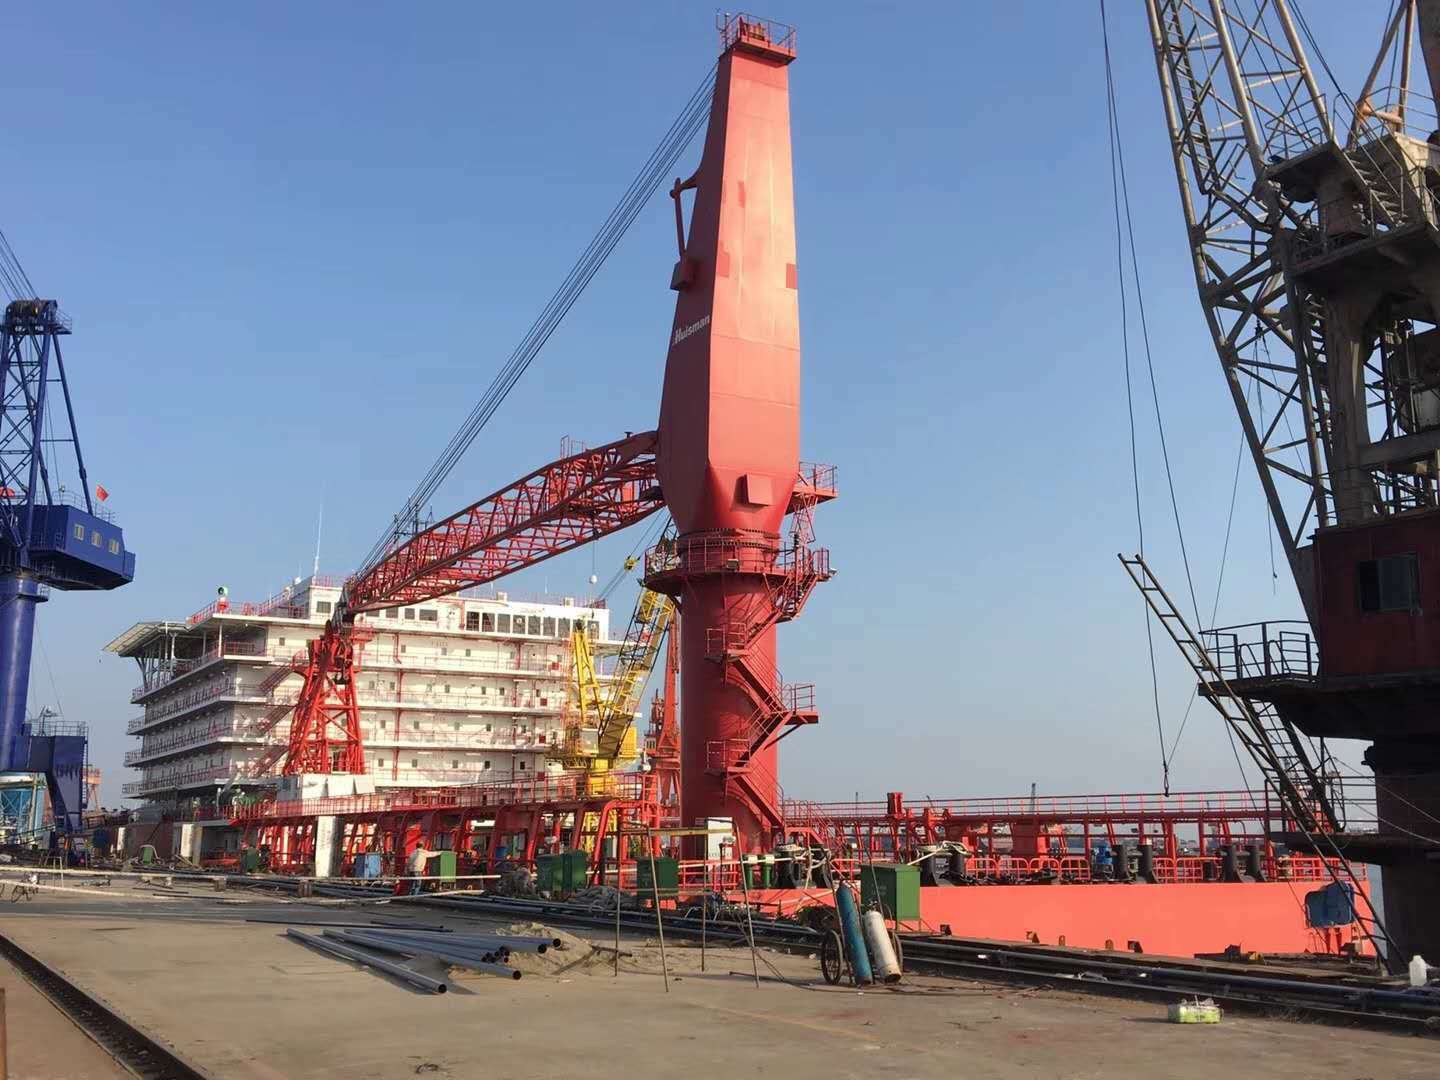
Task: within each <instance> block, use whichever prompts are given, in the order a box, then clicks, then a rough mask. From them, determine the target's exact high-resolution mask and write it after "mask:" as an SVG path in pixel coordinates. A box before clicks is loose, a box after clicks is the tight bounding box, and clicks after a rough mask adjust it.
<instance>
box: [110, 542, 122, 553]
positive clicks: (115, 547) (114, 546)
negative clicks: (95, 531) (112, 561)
mask: <svg viewBox="0 0 1440 1080" xmlns="http://www.w3.org/2000/svg"><path fill="white" fill-rule="evenodd" d="M110 554H111V555H119V554H120V541H119V540H111V541H110Z"/></svg>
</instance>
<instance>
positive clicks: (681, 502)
mask: <svg viewBox="0 0 1440 1080" xmlns="http://www.w3.org/2000/svg"><path fill="white" fill-rule="evenodd" d="M734 25H735V24H734V23H733V22H732V27H734ZM727 37H728V39H729V43H728V47H727V48H726V50H725V52H724V53H723V54H722V56H721V58H720V63H719V68H718V71H717V74H716V83H715V97H714V101H713V104H712V107H711V113H710V126H709V129H708V132H707V134H706V137H705V149H704V153H703V156H702V158H701V162H700V167H699V169H698V170H697V171H696V173H695V175H694V176H693V177H691V179H690V180H688V181H686V182H685V183H684V185H682V187H683V188H684V190H685V191H689V190H691V189H693V191H694V207H693V212H692V214H691V218H690V228H689V235H688V237H687V238H686V239H685V242H684V243H685V246H684V251H683V253H682V255H681V258H680V261H679V263H678V264H677V265H676V269H675V275H674V279H673V282H672V287H675V288H677V289H678V290H679V298H678V299H677V301H676V304H675V321H674V324H673V326H672V328H671V334H670V349H669V354H668V357H667V360H666V365H665V386H664V394H663V397H662V399H661V406H660V449H659V454H658V472H659V478H660V486H661V490H662V492H663V497H664V499H665V502H666V504H667V505H668V507H669V509H670V512H671V514H672V515H673V516H674V519H675V522H676V524H677V526H678V530H679V537H678V540H677V543H676V548H677V553H678V554H679V560H680V570H679V572H678V574H676V575H674V576H673V578H672V580H676V579H678V581H679V587H678V588H677V589H675V590H674V591H675V592H676V594H677V596H678V598H679V600H680V603H681V608H682V611H683V613H684V616H683V618H682V620H681V637H680V642H681V647H680V672H681V674H680V694H681V710H680V715H681V725H680V731H681V791H680V814H681V823H682V825H685V826H693V825H695V824H698V823H701V822H703V820H704V819H705V818H707V817H733V818H734V819H735V824H736V827H737V829H738V831H739V833H740V837H741V842H742V844H744V845H745V846H747V847H749V848H751V849H752V850H753V847H754V845H755V844H756V843H757V841H759V840H760V839H761V838H762V837H763V835H764V828H763V825H762V823H761V821H760V820H759V818H757V816H756V815H755V814H754V813H753V812H752V811H751V810H750V809H749V808H747V807H746V805H745V804H744V802H743V801H742V800H740V799H736V798H732V797H729V795H727V790H731V789H728V788H727V783H726V780H725V778H724V776H721V775H716V774H715V772H714V771H713V770H711V769H709V768H707V766H708V765H711V764H713V761H707V757H708V755H709V752H710V748H711V747H712V745H713V744H714V743H716V742H719V741H721V740H727V739H742V738H744V737H745V736H746V733H748V732H749V730H750V727H749V724H750V719H751V716H752V714H753V713H754V711H755V705H754V704H753V702H752V701H751V699H750V698H749V697H748V696H747V695H746V694H745V693H744V691H743V690H741V689H740V688H739V687H737V686H735V685H733V684H732V683H731V682H728V681H727V680H726V677H725V670H724V667H723V666H722V665H721V664H719V663H717V662H715V661H714V660H713V659H707V658H706V655H707V637H708V636H709V635H710V634H711V633H712V632H713V631H715V630H717V629H720V628H724V627H727V626H730V627H731V628H732V629H733V628H735V627H737V626H741V627H743V626H744V625H749V626H751V627H752V628H754V629H758V627H759V625H760V621H759V619H760V616H759V612H761V611H763V610H765V607H766V606H767V605H768V604H769V590H768V587H767V585H766V579H765V576H764V575H763V573H760V572H758V571H759V570H760V569H761V568H762V567H761V565H760V563H761V562H763V557H762V558H761V559H760V560H757V558H756V555H757V553H759V552H763V551H765V550H766V549H769V550H770V551H772V552H773V551H775V550H778V547H779V544H780V540H779V533H780V527H781V522H782V520H783V519H784V517H785V513H786V508H787V505H788V503H789V500H790V495H791V492H792V490H793V489H794V486H795V481H796V475H797V471H798V467H799V439H800V330H799V303H798V299H797V293H796V266H795V210H794V197H793V191H792V180H791V165H790V102H789V83H788V78H787V70H788V64H789V63H790V61H791V60H792V59H794V53H793V48H792V46H793V41H794V38H793V36H791V37H789V38H788V39H786V40H784V41H783V42H779V43H777V42H776V40H775V38H774V37H773V36H771V33H770V31H769V30H768V29H766V30H761V29H757V28H756V27H755V26H754V24H741V25H740V26H739V28H738V32H733V33H730V34H727ZM676 195H677V198H681V199H684V198H686V196H685V195H682V194H681V193H680V192H678V191H677V192H676ZM737 542H738V543H739V544H740V545H741V546H742V547H743V548H744V549H745V550H746V552H747V554H746V555H745V556H743V557H742V559H741V560H739V562H740V563H741V564H742V565H740V566H737V565H736V564H735V563H734V562H730V561H729V560H727V559H726V558H724V557H723V556H724V551H725V548H726V545H733V544H735V543H737ZM717 559H718V562H717ZM707 560H708V561H707ZM710 640H712V641H713V638H711V639H710ZM748 647H749V650H750V652H751V654H752V655H754V656H756V657H757V658H760V659H762V661H768V665H767V670H773V667H774V657H775V629H774V626H773V621H771V622H770V624H769V625H767V626H766V628H765V629H763V630H758V634H757V635H756V636H754V638H753V641H751V643H750V644H749V646H748ZM775 759H776V753H775V750H774V748H773V747H772V748H771V749H769V750H767V751H764V752H762V753H761V754H760V755H758V757H757V760H756V762H755V766H756V768H755V771H754V772H752V773H751V774H750V782H751V784H752V786H758V787H759V789H760V793H761V796H762V798H768V800H769V802H770V803H771V804H773V803H774V802H775V782H774V777H775V775H776V774H775V768H776V760H775Z"/></svg>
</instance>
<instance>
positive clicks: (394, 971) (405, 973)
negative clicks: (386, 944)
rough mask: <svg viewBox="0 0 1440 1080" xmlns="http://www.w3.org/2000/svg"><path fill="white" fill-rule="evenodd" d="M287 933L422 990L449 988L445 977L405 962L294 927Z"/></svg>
mask: <svg viewBox="0 0 1440 1080" xmlns="http://www.w3.org/2000/svg"><path fill="white" fill-rule="evenodd" d="M285 934H286V936H287V937H292V938H294V939H295V940H296V941H301V942H304V943H305V944H306V945H309V946H310V947H311V948H315V949H319V950H320V951H321V952H328V953H330V954H332V955H334V956H339V957H342V958H343V959H346V960H351V961H353V962H355V963H357V964H363V965H364V966H365V967H370V968H374V969H375V970H376V971H383V972H384V973H385V974H387V975H392V976H394V977H395V978H397V979H401V980H403V981H404V982H407V983H409V984H410V985H411V986H417V987H419V988H420V989H421V990H428V991H429V992H430V993H432V994H443V993H445V991H446V989H447V988H448V987H447V985H446V983H445V980H443V979H432V978H431V977H430V976H428V975H422V974H420V972H418V971H415V970H414V969H413V968H408V967H406V966H405V965H404V964H396V963H392V962H391V961H389V960H386V959H383V958H382V957H379V956H373V955H371V954H369V953H366V952H362V951H361V950H360V949H352V948H350V947H349V946H348V945H342V944H340V943H339V942H337V941H326V940H325V939H324V938H320V937H316V936H315V935H313V934H307V933H305V932H304V931H301V930H296V929H295V928H294V927H291V928H290V929H289V930H287V931H285Z"/></svg>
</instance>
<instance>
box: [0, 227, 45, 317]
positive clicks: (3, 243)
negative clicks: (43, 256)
mask: <svg viewBox="0 0 1440 1080" xmlns="http://www.w3.org/2000/svg"><path fill="white" fill-rule="evenodd" d="M0 287H3V288H4V289H5V292H6V293H8V294H9V296H10V299H11V300H30V299H34V298H36V297H37V296H38V295H39V294H38V293H36V291H35V286H34V285H32V284H31V283H30V277H29V275H27V274H26V273H25V268H24V267H23V266H21V265H20V260H19V259H18V258H17V257H16V255H15V249H14V248H12V247H11V246H10V241H9V239H7V238H6V236H5V233H4V232H3V231H0Z"/></svg>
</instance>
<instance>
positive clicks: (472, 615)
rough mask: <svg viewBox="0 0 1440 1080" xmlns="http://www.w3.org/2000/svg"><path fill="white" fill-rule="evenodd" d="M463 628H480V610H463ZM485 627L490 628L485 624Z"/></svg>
mask: <svg viewBox="0 0 1440 1080" xmlns="http://www.w3.org/2000/svg"><path fill="white" fill-rule="evenodd" d="M465 629H466V630H479V629H480V612H478V611H467V612H465ZM485 629H487V630H488V629H490V628H489V627H488V626H487V627H486V628H485Z"/></svg>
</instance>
